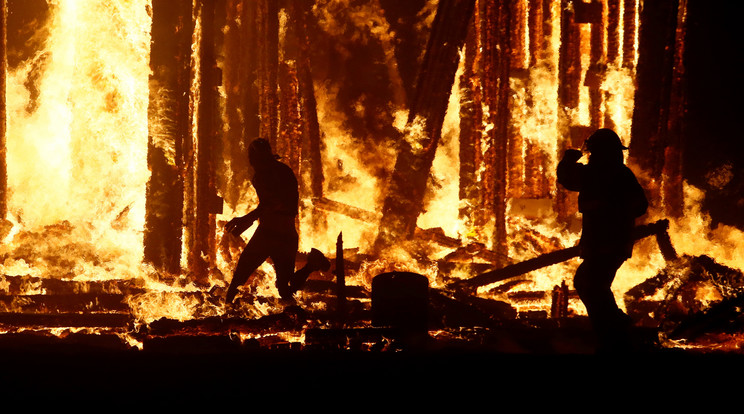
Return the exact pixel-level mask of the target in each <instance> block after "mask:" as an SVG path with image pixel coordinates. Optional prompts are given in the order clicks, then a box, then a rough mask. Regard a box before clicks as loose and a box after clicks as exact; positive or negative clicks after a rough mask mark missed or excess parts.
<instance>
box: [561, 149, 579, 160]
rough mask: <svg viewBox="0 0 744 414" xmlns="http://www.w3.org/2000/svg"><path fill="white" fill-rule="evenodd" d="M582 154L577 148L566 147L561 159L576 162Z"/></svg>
mask: <svg viewBox="0 0 744 414" xmlns="http://www.w3.org/2000/svg"><path fill="white" fill-rule="evenodd" d="M583 156H584V153H582V152H581V151H579V150H577V149H567V150H566V152H564V153H563V159H564V160H566V161H568V162H576V161H578V160H579V159H581V157H583Z"/></svg>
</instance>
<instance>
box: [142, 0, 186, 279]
mask: <svg viewBox="0 0 744 414" xmlns="http://www.w3.org/2000/svg"><path fill="white" fill-rule="evenodd" d="M152 16H153V17H152V32H151V33H152V34H151V36H152V43H151V46H150V68H151V70H152V74H151V76H150V102H149V107H148V119H149V134H148V146H147V149H148V151H147V164H148V167H149V168H150V171H151V175H150V180H149V181H148V183H147V190H146V201H145V231H144V259H145V261H146V262H148V263H151V264H153V265H154V266H155V268H157V269H160V270H163V271H166V272H169V273H173V274H177V273H179V272H180V268H181V246H182V241H181V238H182V234H183V229H182V218H183V207H184V182H183V174H182V173H183V169H184V162H183V143H184V141H188V140H189V139H190V138H189V134H190V131H189V126H190V120H189V80H190V76H191V73H190V67H191V65H190V58H191V37H192V32H193V24H192V20H191V3H190V2H185V1H179V2H172V1H168V0H155V1H153V3H152Z"/></svg>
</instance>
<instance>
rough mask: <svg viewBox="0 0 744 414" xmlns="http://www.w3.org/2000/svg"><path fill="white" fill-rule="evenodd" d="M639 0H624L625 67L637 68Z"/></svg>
mask: <svg viewBox="0 0 744 414" xmlns="http://www.w3.org/2000/svg"><path fill="white" fill-rule="evenodd" d="M636 1H637V0H623V10H624V11H623V67H624V68H630V69H635V64H636V34H637V32H638V24H637V22H636V15H637V14H638V5H637V4H636Z"/></svg>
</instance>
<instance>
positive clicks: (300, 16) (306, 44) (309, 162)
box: [294, 0, 326, 231]
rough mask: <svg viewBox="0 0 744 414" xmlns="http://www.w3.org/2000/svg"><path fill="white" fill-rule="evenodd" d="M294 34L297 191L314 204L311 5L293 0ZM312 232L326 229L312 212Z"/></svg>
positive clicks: (318, 179)
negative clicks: (299, 182)
mask: <svg viewBox="0 0 744 414" xmlns="http://www.w3.org/2000/svg"><path fill="white" fill-rule="evenodd" d="M294 14H295V33H296V36H297V43H298V51H297V71H298V73H297V78H298V81H299V93H300V107H301V117H302V120H303V122H302V137H303V139H302V145H301V160H302V164H301V167H300V170H301V172H302V175H301V176H302V177H303V180H302V182H304V184H303V185H302V187H301V188H300V191H301V195H302V196H303V198H310V199H312V200H318V199H321V198H323V181H324V175H323V162H322V154H321V142H320V124H319V122H318V109H317V102H316V100H315V88H314V83H313V74H312V71H311V67H312V64H311V62H310V44H311V43H310V25H309V18H310V16H312V2H311V1H310V0H295V3H294ZM312 220H313V228H314V229H317V230H319V231H322V230H321V229H325V228H326V220H325V213H324V212H322V211H321V210H319V209H315V210H314V211H313V214H312Z"/></svg>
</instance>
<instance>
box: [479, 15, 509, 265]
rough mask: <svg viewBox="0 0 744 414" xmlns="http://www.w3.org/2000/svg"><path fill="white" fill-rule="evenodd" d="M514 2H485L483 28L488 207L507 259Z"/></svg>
mask: <svg viewBox="0 0 744 414" xmlns="http://www.w3.org/2000/svg"><path fill="white" fill-rule="evenodd" d="M513 3H514V1H507V2H499V3H498V4H494V3H493V2H485V4H484V6H483V7H484V8H485V9H484V13H483V18H484V19H485V20H484V25H483V26H482V27H483V28H484V29H485V30H486V32H485V33H484V36H485V41H484V52H483V55H484V56H483V65H484V71H483V73H482V75H483V76H484V81H483V87H484V93H483V95H484V96H483V101H484V103H485V105H487V106H488V107H489V108H490V111H489V118H488V119H487V121H488V122H489V123H490V124H492V125H493V126H494V127H493V128H492V129H491V130H490V131H488V138H487V139H488V140H489V148H488V150H487V151H486V153H485V155H484V162H485V163H486V165H490V166H492V167H493V169H492V170H491V172H492V175H491V177H490V182H488V181H486V182H484V185H485V186H486V190H485V194H486V200H485V205H487V206H489V207H490V208H491V209H492V211H493V217H494V230H493V232H494V234H493V250H494V251H495V252H496V253H497V254H498V255H501V256H503V257H506V255H507V253H508V247H507V243H506V240H507V229H506V209H507V203H506V198H507V188H508V187H507V185H508V176H507V167H508V158H507V157H508V155H507V154H508V140H509V131H510V126H511V110H510V105H509V103H510V97H511V88H510V84H509V83H510V75H511V69H512V62H511V61H512V45H511V39H510V32H511V27H510V24H511V21H512V19H511V11H512V7H513V5H514V4H513Z"/></svg>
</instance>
